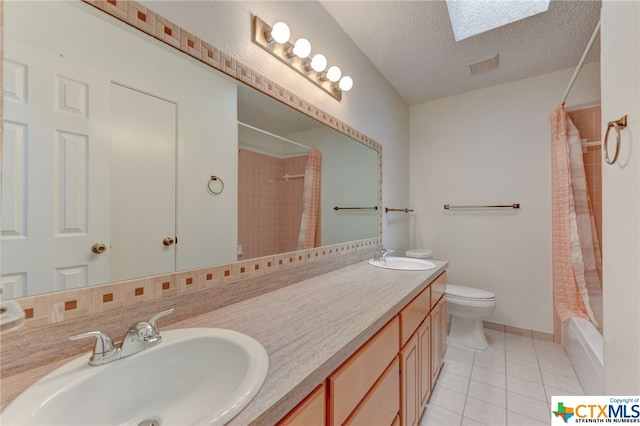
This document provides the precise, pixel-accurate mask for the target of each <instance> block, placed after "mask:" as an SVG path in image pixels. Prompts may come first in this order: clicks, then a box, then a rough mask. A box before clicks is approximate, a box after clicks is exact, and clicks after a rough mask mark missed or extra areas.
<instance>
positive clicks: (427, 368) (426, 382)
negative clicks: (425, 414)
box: [418, 315, 431, 413]
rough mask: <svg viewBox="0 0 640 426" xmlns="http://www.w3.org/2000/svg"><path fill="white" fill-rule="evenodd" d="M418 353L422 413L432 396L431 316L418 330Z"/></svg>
mask: <svg viewBox="0 0 640 426" xmlns="http://www.w3.org/2000/svg"><path fill="white" fill-rule="evenodd" d="M418 353H419V354H420V364H419V366H418V367H419V368H418V371H419V373H420V381H419V383H418V384H419V386H418V389H419V390H420V410H419V412H420V413H421V412H422V410H423V409H424V407H425V406H426V405H427V401H428V400H429V396H430V395H431V315H428V316H427V317H426V318H425V319H424V322H423V323H422V324H421V325H420V328H418Z"/></svg>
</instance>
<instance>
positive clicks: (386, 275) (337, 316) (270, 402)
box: [16, 261, 448, 425]
mask: <svg viewBox="0 0 640 426" xmlns="http://www.w3.org/2000/svg"><path fill="white" fill-rule="evenodd" d="M433 262H434V263H435V264H436V268H435V269H431V270H427V271H397V270H389V269H382V268H376V267H374V266H371V265H369V264H368V262H360V263H357V264H354V265H351V266H347V267H345V268H342V269H339V270H336V271H333V272H329V273H326V274H323V275H319V276H316V277H313V278H309V279H306V280H304V281H301V282H299V283H297V284H293V285H290V286H287V287H285V288H282V289H279V290H276V291H272V292H270V293H267V294H263V295H261V296H257V297H254V298H251V299H247V300H244V301H242V302H239V303H235V304H233V305H229V306H226V307H224V308H221V309H217V310H214V311H211V312H209V313H206V314H203V315H200V316H197V317H194V318H191V319H188V320H185V321H182V322H179V323H175V324H172V325H171V326H170V327H166V328H165V329H174V328H187V327H218V328H228V329H232V330H236V331H239V332H242V333H245V334H247V335H249V336H251V337H253V338H255V339H256V340H258V341H259V342H260V343H261V344H262V345H263V346H264V347H265V349H266V350H267V353H268V354H269V373H268V375H267V378H266V380H265V382H264V384H263V386H262V388H261V389H260V391H259V392H258V394H257V395H256V397H255V398H254V399H253V400H252V401H251V402H250V403H249V405H248V406H247V407H246V408H245V409H244V410H243V411H242V412H241V413H240V414H238V416H236V417H235V418H234V419H233V420H232V421H231V422H230V423H229V424H230V425H248V424H260V425H262V424H265V425H270V424H274V423H275V422H277V421H278V420H280V419H281V418H282V417H283V416H284V415H285V414H287V413H288V412H289V411H290V410H291V409H292V408H294V407H295V406H296V405H297V404H298V402H300V401H301V400H302V399H303V398H304V397H305V396H306V395H307V394H308V393H309V392H311V391H312V390H313V389H314V388H315V387H317V386H318V385H319V384H320V383H321V382H322V381H323V380H324V379H325V378H326V377H327V376H328V375H329V374H331V373H332V372H333V371H334V370H335V369H336V368H337V367H339V366H340V365H341V364H342V363H343V362H344V361H345V360H346V359H347V358H349V356H350V355H351V354H353V353H354V352H355V351H356V350H357V349H358V348H359V347H360V346H362V345H363V344H364V343H365V342H366V341H367V340H368V339H369V338H370V337H372V336H373V335H374V334H375V333H376V331H378V330H379V329H380V328H381V327H382V326H383V325H384V324H386V323H387V322H388V321H389V320H390V319H391V318H393V316H394V315H397V314H398V312H399V311H400V310H401V309H402V308H403V307H404V306H405V305H406V304H407V303H408V302H410V301H411V299H413V297H415V296H416V295H417V294H418V293H419V292H420V291H421V290H422V289H423V288H425V287H426V286H427V285H428V284H429V283H430V282H431V281H433V280H434V279H435V278H436V277H437V276H438V275H440V274H441V273H442V272H443V271H444V270H445V269H446V267H447V265H448V264H447V262H442V261H433ZM67 361H68V360H67ZM61 364H62V363H60V362H58V363H55V366H59V365H61ZM55 366H54V365H51V366H43V367H42V368H38V369H37V370H38V371H40V372H41V374H42V375H44V374H46V372H48V371H51V370H52V369H53V368H54V367H55ZM16 379H17V378H16ZM32 380H33V379H32Z"/></svg>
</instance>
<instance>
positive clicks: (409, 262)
mask: <svg viewBox="0 0 640 426" xmlns="http://www.w3.org/2000/svg"><path fill="white" fill-rule="evenodd" d="M369 264H371V265H373V266H376V267H378V268H385V269H397V270H401V271H426V270H428V269H434V268H435V267H436V265H435V263H433V262H429V261H428V260H423V259H414V258H412V257H387V258H386V259H384V260H376V259H371V260H370V261H369Z"/></svg>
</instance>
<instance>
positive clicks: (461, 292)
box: [445, 284, 496, 302]
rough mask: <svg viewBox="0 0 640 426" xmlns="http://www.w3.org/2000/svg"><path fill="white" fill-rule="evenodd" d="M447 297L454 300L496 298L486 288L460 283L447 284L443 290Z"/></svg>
mask: <svg viewBox="0 0 640 426" xmlns="http://www.w3.org/2000/svg"><path fill="white" fill-rule="evenodd" d="M445 293H446V294H447V297H448V298H450V299H456V300H461V301H462V300H467V301H474V300H476V301H482V302H491V301H495V300H496V295H495V294H493V293H492V292H490V291H487V290H481V289H479V288H473V287H465V286H461V285H454V284H447V289H446V290H445Z"/></svg>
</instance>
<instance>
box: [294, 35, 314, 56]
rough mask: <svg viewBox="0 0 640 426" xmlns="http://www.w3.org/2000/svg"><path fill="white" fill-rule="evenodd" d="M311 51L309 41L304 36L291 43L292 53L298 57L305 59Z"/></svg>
mask: <svg viewBox="0 0 640 426" xmlns="http://www.w3.org/2000/svg"><path fill="white" fill-rule="evenodd" d="M310 53H311V43H309V40H307V39H306V38H299V39H297V40H296V42H295V44H294V45H293V54H294V55H296V56H297V57H298V58H301V59H305V58H307V57H308V56H309V54H310Z"/></svg>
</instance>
